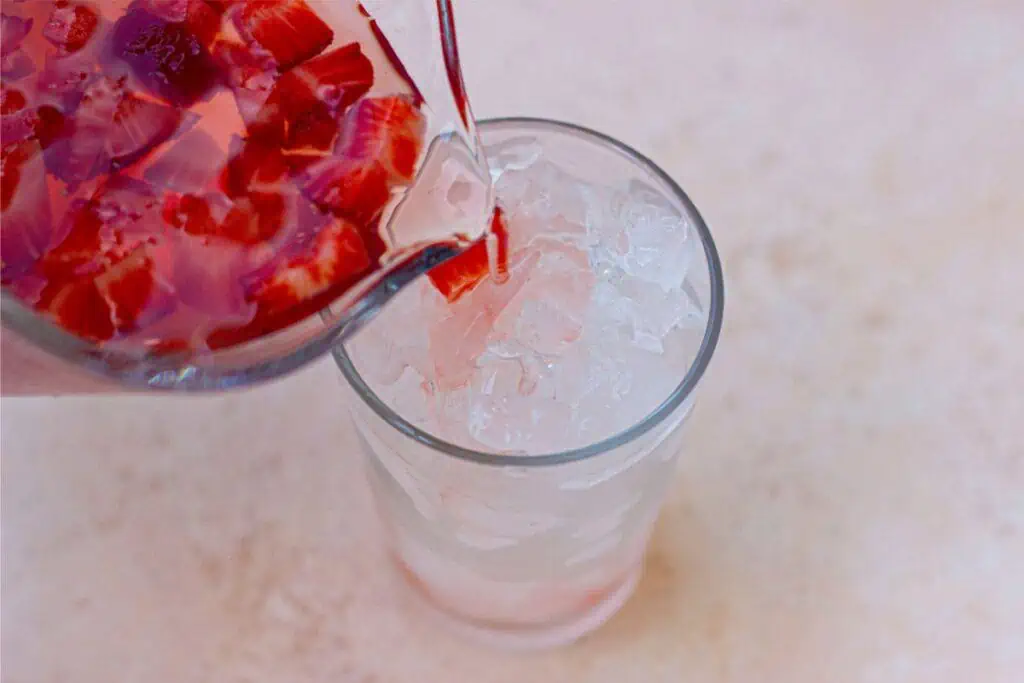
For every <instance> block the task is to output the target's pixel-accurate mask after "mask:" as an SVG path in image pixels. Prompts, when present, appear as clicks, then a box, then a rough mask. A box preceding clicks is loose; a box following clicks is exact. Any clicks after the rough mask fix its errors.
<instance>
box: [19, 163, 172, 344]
mask: <svg viewBox="0 0 1024 683" xmlns="http://www.w3.org/2000/svg"><path fill="white" fill-rule="evenodd" d="M156 203H157V202H156V198H155V196H154V195H153V193H152V192H151V191H150V189H149V188H148V186H146V185H145V184H144V183H140V182H138V181H133V180H130V179H123V178H114V179H112V180H111V181H110V182H109V183H108V184H107V185H106V186H105V187H104V188H102V189H101V190H100V191H98V192H97V193H96V194H95V195H94V196H93V197H92V198H91V199H89V200H88V201H79V202H78V203H77V204H76V205H75V206H73V208H72V209H71V210H70V211H69V212H68V215H67V217H66V224H67V225H66V227H65V236H64V238H63V239H62V240H61V241H60V243H58V244H57V245H56V246H55V247H54V248H53V249H50V250H49V251H47V252H46V254H44V255H43V257H42V258H41V259H40V261H39V262H38V264H37V272H38V273H39V274H41V275H42V276H44V277H45V278H47V280H48V284H47V286H46V287H45V288H44V289H43V291H42V293H41V294H40V298H39V301H38V302H37V307H38V308H39V309H40V310H43V311H46V312H48V313H49V314H50V315H52V316H53V318H54V319H55V320H56V322H57V323H59V324H60V325H61V326H63V327H64V328H65V329H67V330H69V331H70V332H73V333H75V334H78V335H79V336H82V337H85V338H87V339H91V340H94V341H105V340H108V339H110V338H112V337H113V336H115V335H116V334H124V333H128V332H131V331H134V330H136V329H138V328H139V327H141V326H144V325H148V324H149V323H151V322H153V321H155V320H157V319H159V318H161V317H163V316H164V315H166V314H168V313H169V312H170V311H171V310H172V309H173V307H174V297H173V288H172V287H171V286H170V285H169V284H168V283H167V282H165V281H164V279H163V278H161V277H160V276H159V275H158V273H157V270H156V268H155V260H154V254H155V253H156V252H157V251H158V250H159V249H160V245H161V238H160V237H159V236H158V235H156V234H154V233H153V232H152V226H153V224H154V220H155V219H156V216H155V210H156Z"/></svg>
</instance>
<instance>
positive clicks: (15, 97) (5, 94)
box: [0, 85, 28, 142]
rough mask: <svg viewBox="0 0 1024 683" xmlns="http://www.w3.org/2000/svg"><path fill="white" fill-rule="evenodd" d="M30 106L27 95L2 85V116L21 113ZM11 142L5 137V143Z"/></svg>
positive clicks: (0, 98) (0, 109)
mask: <svg viewBox="0 0 1024 683" xmlns="http://www.w3.org/2000/svg"><path fill="white" fill-rule="evenodd" d="M26 104H28V100H26V99H25V95H24V94H23V93H22V92H21V91H20V90H18V89H17V88H8V87H7V86H5V85H0V114H2V115H4V116H7V115H8V114H13V113H14V112H17V111H21V110H22V109H24V108H25V105H26ZM8 141H9V140H8V139H7V138H6V137H5V142H8Z"/></svg>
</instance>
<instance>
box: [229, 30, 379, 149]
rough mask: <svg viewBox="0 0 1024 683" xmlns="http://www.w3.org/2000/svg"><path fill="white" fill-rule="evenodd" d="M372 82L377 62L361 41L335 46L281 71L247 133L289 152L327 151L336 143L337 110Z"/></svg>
mask: <svg viewBox="0 0 1024 683" xmlns="http://www.w3.org/2000/svg"><path fill="white" fill-rule="evenodd" d="M372 85H373V64H371V62H370V60H369V59H367V58H366V55H364V54H363V53H362V50H360V48H359V45H358V44H356V43H350V44H348V45H345V46H344V47H340V48H338V49H336V50H331V51H330V52H326V53H324V54H322V55H320V56H318V57H314V58H313V59H310V60H309V61H307V62H305V63H304V64H302V65H301V66H298V67H296V68H294V69H292V70H291V71H288V72H286V73H284V74H282V75H281V77H280V78H279V79H278V80H277V82H276V83H275V85H274V88H273V90H271V92H270V94H269V95H268V96H267V99H266V101H265V102H264V104H263V106H262V108H261V109H260V110H259V112H258V114H257V115H256V116H255V118H253V119H252V120H250V121H249V122H248V123H249V126H248V129H249V134H250V135H252V136H254V137H259V138H261V139H265V140H267V141H268V142H269V141H276V142H279V143H280V144H282V145H283V147H284V148H285V149H286V150H292V151H296V152H299V153H302V152H303V151H305V150H312V151H314V152H321V153H326V152H327V151H328V150H330V149H331V148H332V147H333V146H334V142H335V137H336V135H337V132H338V125H337V123H336V118H337V116H338V114H339V113H340V112H341V111H343V110H344V109H345V108H346V107H348V106H349V105H351V104H352V103H353V102H355V101H356V100H357V99H359V98H360V97H362V96H363V95H364V94H366V92H367V91H369V89H370V87H371V86H372ZM325 155H326V154H321V156H325Z"/></svg>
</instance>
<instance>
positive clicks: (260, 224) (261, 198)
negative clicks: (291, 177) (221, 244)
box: [220, 192, 290, 245]
mask: <svg viewBox="0 0 1024 683" xmlns="http://www.w3.org/2000/svg"><path fill="white" fill-rule="evenodd" d="M289 208H290V207H289V202H288V198H287V197H286V196H285V195H283V194H278V193H273V192H250V193H249V194H248V195H246V196H245V197H240V198H238V199H236V200H235V205H234V206H233V207H232V208H231V211H229V212H228V215H227V216H225V217H224V222H223V223H222V224H221V226H220V234H221V236H223V237H225V238H226V239H229V240H232V241H234V242H240V243H242V244H253V245H254V244H260V243H263V242H267V241H268V240H271V239H273V238H274V237H275V236H276V235H277V234H278V233H279V232H280V231H281V230H282V229H283V228H284V227H285V225H286V223H287V221H288V213H289Z"/></svg>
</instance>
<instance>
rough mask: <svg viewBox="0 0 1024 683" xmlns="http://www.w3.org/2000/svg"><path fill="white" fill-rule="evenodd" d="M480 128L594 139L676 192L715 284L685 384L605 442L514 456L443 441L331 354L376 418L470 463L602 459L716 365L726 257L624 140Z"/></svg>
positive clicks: (575, 128)
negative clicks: (385, 399)
mask: <svg viewBox="0 0 1024 683" xmlns="http://www.w3.org/2000/svg"><path fill="white" fill-rule="evenodd" d="M477 126H478V128H495V127H498V128H500V127H516V126H528V127H534V128H547V129H550V130H554V131H555V132H558V133H569V134H571V135H574V136H576V137H581V138H583V139H589V140H590V141H591V142H596V143H599V144H603V145H606V146H607V147H610V148H612V149H613V150H614V151H617V152H619V153H622V154H624V155H625V156H626V157H628V158H629V159H630V160H631V161H633V162H635V163H637V164H638V165H639V166H641V167H643V168H644V169H645V170H646V171H648V172H649V173H651V174H652V175H653V176H654V177H656V178H658V179H659V180H661V181H662V182H663V183H665V185H666V186H667V187H668V188H669V190H671V192H672V193H673V194H674V195H675V198H676V199H677V200H679V202H680V203H681V204H682V205H683V207H684V208H685V209H686V211H687V212H688V213H689V216H688V218H690V220H691V221H692V223H693V226H694V228H695V229H696V231H697V234H698V235H699V237H700V241H701V246H702V247H703V249H704V258H705V260H706V262H707V267H708V277H709V282H710V301H709V303H708V315H707V323H706V325H705V328H704V337H703V339H702V340H701V345H700V348H699V349H698V350H697V354H696V355H695V356H694V359H693V362H692V363H691V364H690V367H689V368H688V369H687V371H686V373H685V374H684V375H683V378H682V380H680V382H679V384H677V385H676V387H675V389H673V390H672V392H671V393H670V394H669V395H668V397H667V398H665V399H664V400H663V401H662V402H661V403H660V404H658V406H657V407H655V408H654V409H653V410H652V411H651V412H649V413H648V414H647V415H646V416H645V417H643V418H641V419H640V420H639V421H637V422H635V423H633V424H632V425H630V426H629V427H626V428H625V429H622V430H620V431H618V432H616V433H615V434H613V435H611V436H609V437H606V438H604V439H601V440H600V441H595V442H594V443H591V444H588V445H586V446H580V447H578V448H572V449H568V450H563V451H559V452H557V453H545V454H542V455H515V454H510V453H493V452H488V451H482V450H474V449H472V448H465V447H462V446H458V445H456V444H453V443H451V442H449V441H445V440H444V439H442V438H440V437H437V436H434V435H433V434H430V433H429V432H427V431H425V430H423V429H420V428H419V427H417V426H415V425H413V424H412V423H411V422H409V421H408V420H406V419H405V418H403V417H402V416H401V415H399V414H398V413H397V412H395V411H394V410H393V409H392V408H391V407H389V406H388V405H387V404H386V403H384V401H383V400H382V399H381V398H380V397H379V396H377V394H376V393H374V391H373V390H372V389H370V387H369V386H368V385H367V384H366V382H365V381H364V380H363V378H362V376H361V375H360V374H359V371H358V370H356V368H355V365H354V364H353V363H352V359H351V358H350V357H349V355H348V352H347V351H346V350H345V347H344V344H338V345H336V346H335V347H334V349H333V350H332V354H331V355H332V356H333V357H334V360H335V362H336V363H337V365H338V367H339V368H340V370H341V372H342V374H343V375H344V376H345V379H346V380H347V381H348V383H349V385H350V386H351V387H352V389H353V390H354V391H355V392H356V394H358V395H359V397H360V399H362V400H363V402H365V403H366V404H367V405H368V406H369V407H370V409H371V410H373V412H374V413H376V414H377V416H378V417H380V418H381V419H382V420H384V422H385V423H387V424H388V425H390V426H391V427H393V428H395V429H397V430H398V431H399V432H401V433H402V434H404V435H405V436H406V437H408V438H411V439H413V440H414V441H417V442H419V443H421V444H423V445H425V446H428V447H429V448H432V449H433V450H436V451H439V452H441V453H444V454H446V455H450V456H452V457H455V458H459V459H461V460H468V461H470V462H474V463H478V464H483V465H495V466H511V467H542V466H550V465H560V464H564V463H569V462H575V461H578V460H584V459H587V458H591V457H594V456H597V455H601V454H602V453H607V452H608V451H611V450H613V449H615V448H618V447H620V446H623V445H625V444H628V443H630V442H632V441H634V440H636V439H637V438H639V437H640V436H642V435H644V434H646V433H647V432H649V431H650V430H651V429H653V428H654V427H656V426H657V425H659V424H660V423H661V422H663V421H664V420H665V419H666V418H667V417H668V416H669V415H671V414H672V413H674V412H675V410H676V409H677V408H679V406H680V405H682V404H683V402H684V401H686V399H687V398H689V396H690V394H692V393H693V390H694V389H695V388H696V386H697V383H698V382H699V381H700V379H701V377H703V375H704V371H705V370H706V369H707V367H708V364H709V363H710V361H711V356H712V355H714V352H715V347H716V346H717V345H718V338H719V336H720V334H721V330H722V314H723V311H724V306H725V282H724V279H723V275H722V264H721V259H720V258H719V255H718V249H717V248H716V246H715V242H714V239H713V238H712V236H711V230H710V229H709V228H708V226H707V223H705V222H704V218H703V217H702V216H701V214H700V212H699V211H698V210H697V207H696V205H694V203H693V201H692V200H691V199H690V197H689V196H688V195H687V194H686V192H684V191H683V189H682V188H681V187H680V186H679V184H678V183H677V182H676V181H675V180H673V179H672V177H671V176H669V175H668V174H667V173H666V172H665V171H663V170H662V169H661V168H660V167H659V166H658V165H657V164H655V163H654V162H653V161H651V160H650V159H649V158H648V157H647V156H646V155H644V154H641V153H640V152H638V151H637V150H635V149H633V148H632V147H630V146H629V145H627V144H625V143H624V142H620V141H619V140H616V139H615V138H613V137H611V136H609V135H605V134H604V133H599V132H597V131H595V130H592V129H590V128H586V127H584V126H580V125H578V124H575V123H568V122H564V121H556V120H553V119H545V118H536V117H527V116H509V117H497V118H489V119H481V120H479V121H477Z"/></svg>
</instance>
